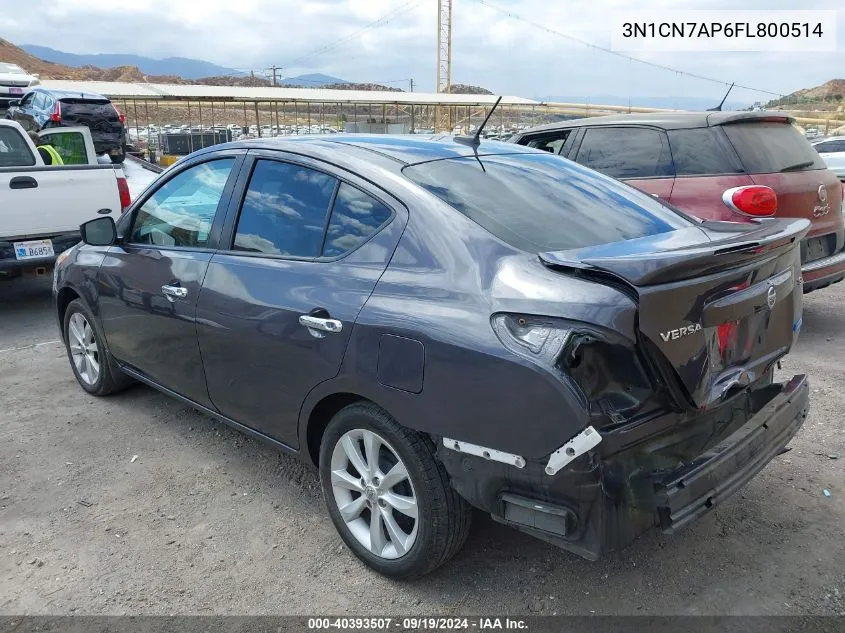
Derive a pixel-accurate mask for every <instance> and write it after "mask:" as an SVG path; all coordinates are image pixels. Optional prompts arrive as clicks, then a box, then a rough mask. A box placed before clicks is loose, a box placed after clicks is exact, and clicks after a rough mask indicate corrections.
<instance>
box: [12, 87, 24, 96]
mask: <svg viewBox="0 0 845 633" xmlns="http://www.w3.org/2000/svg"><path fill="white" fill-rule="evenodd" d="M9 94H10V95H22V94H23V88H9Z"/></svg>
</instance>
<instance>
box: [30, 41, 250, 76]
mask: <svg viewBox="0 0 845 633" xmlns="http://www.w3.org/2000/svg"><path fill="white" fill-rule="evenodd" d="M20 48H22V49H23V50H25V51H26V52H27V53H29V54H30V55H33V56H35V57H38V58H39V59H43V60H44V61H48V62H53V63H55V64H63V65H65V66H71V67H73V68H79V67H81V66H96V67H98V68H114V67H116V66H136V67H137V68H138V70H140V71H141V72H142V73H144V74H146V75H176V76H178V77H182V78H183V79H199V78H200V77H218V76H221V75H234V76H238V75H240V76H242V75H248V74H249V73H245V72H243V71H240V70H235V69H234V68H226V67H225V66H218V65H217V64H212V63H211V62H206V61H203V60H201V59H189V58H187V57H166V58H164V59H154V58H152V57H144V56H142V55H127V54H122V53H96V54H93V55H78V54H76V53H65V52H63V51H57V50H56V49H54V48H49V47H47V46H38V45H35V44H22V45H21V46H20Z"/></svg>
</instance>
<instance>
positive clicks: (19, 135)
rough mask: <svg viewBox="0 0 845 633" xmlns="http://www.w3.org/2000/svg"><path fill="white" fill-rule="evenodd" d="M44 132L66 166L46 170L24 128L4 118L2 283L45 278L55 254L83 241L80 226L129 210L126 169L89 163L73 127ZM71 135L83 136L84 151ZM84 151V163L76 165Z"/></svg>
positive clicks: (0, 134)
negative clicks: (22, 277)
mask: <svg viewBox="0 0 845 633" xmlns="http://www.w3.org/2000/svg"><path fill="white" fill-rule="evenodd" d="M59 132H61V133H60V134H59ZM84 132H87V130H84ZM43 134H44V140H48V141H50V142H51V143H55V145H54V147H56V149H57V151H58V152H59V154H61V155H63V157H64V156H67V157H68V159H69V160H68V163H67V164H66V165H64V166H56V167H47V166H45V165H44V161H43V160H42V158H41V156H40V155H39V153H38V152H37V151H36V148H35V145H34V144H33V143H32V140H31V139H30V138H29V136H28V135H27V134H26V132H24V130H23V128H22V127H21V126H20V125H19V124H17V123H15V122H14V121H6V120H2V119H0V279H5V278H10V277H16V276H18V275H21V274H30V273H34V274H46V273H47V272H49V271H50V270H51V269H52V267H53V263H54V262H55V260H56V255H57V254H59V253H61V252H62V251H65V250H66V249H68V248H70V247H71V246H73V245H74V244H76V243H77V242H79V225H80V223H82V222H84V221H85V220H89V219H91V218H95V217H98V214H99V215H100V216H102V215H104V214H113V215H115V216H117V215H119V214H120V213H121V212H122V211H123V210H124V209H125V208H126V207H128V206H129V187H128V185H127V182H126V178H125V177H124V175H123V171H122V170H120V169H116V168H115V167H114V166H113V165H96V164H90V163H88V160H90V158H91V155H90V154H88V153H87V152H88V148H87V147H86V146H85V142H86V138H85V134H81V133H80V132H79V131H78V130H77V131H74V130H72V129H71V128H62V129H61V130H59V129H58V128H57V129H56V130H45V131H44V133H43ZM73 135H76V136H81V137H82V143H83V147H82V148H80V147H79V145H78V143H79V141H78V140H74V139H73V138H72V136H73ZM88 141H89V142H90V138H88ZM81 152H85V156H86V163H85V164H74V163H75V162H76V161H77V159H79V160H81V154H80V153H81ZM94 160H96V158H94Z"/></svg>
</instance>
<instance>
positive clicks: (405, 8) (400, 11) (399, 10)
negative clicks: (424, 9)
mask: <svg viewBox="0 0 845 633" xmlns="http://www.w3.org/2000/svg"><path fill="white" fill-rule="evenodd" d="M423 1H424V0H408V2H406V3H405V4H403V5H401V6H398V7H396V8H395V9H393V10H392V11H388V12H387V13H385V14H384V15H383V16H381V17H380V18H378V19H377V20H374V21H373V22H370V23H369V24H367V25H365V26H363V27H361V28H360V29H358V30H357V31H353V32H352V33H350V34H349V35H346V36H344V37H341V38H339V39H337V40H335V41H334V42H331V43H329V44H326V45H325V46H321V47H320V48H316V49H314V50H313V51H311V52H309V53H305V54H304V55H301V56H299V57H297V58H295V59H292V60H291V61H289V62H288V63H287V64H283V65H282V66H281V67H280V68H290V67H291V66H294V65H296V64H298V63H300V62H302V61H305V60H306V59H310V58H311V57H315V56H317V55H322V54H323V53H326V52H328V51H330V50H332V49H335V48H337V47H338V46H342V45H343V44H346V43H347V42H349V41H351V40H354V39H356V38H358V37H360V36H361V35H363V34H364V33H367V32H369V31H372V30H374V29H377V28H378V27H380V26H382V25H384V24H387V23H388V22H389V21H390V20H393V19H396V18H398V17H399V16H401V15H404V14H406V13H408V12H409V11H411V10H413V9H415V8H416V7H417V6H418V5H420V4H422V3H423Z"/></svg>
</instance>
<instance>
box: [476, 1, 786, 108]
mask: <svg viewBox="0 0 845 633" xmlns="http://www.w3.org/2000/svg"><path fill="white" fill-rule="evenodd" d="M476 2H478V3H479V4H482V5H484V6H485V7H488V8H490V9H493V10H494V11H498V12H499V13H502V14H504V15H506V16H508V17H509V18H511V19H513V20H517V21H519V22H523V23H525V24H528V25H529V26H533V27H535V28H538V29H542V30H543V31H546V32H547V33H551V34H552V35H557V36H558V37H562V38H564V39H567V40H569V41H570V42H575V43H577V44H581V45H582V46H586V47H588V48H592V49H594V50H598V51H602V52H603V53H609V54H611V55H615V56H616V57H621V58H622V59H627V60H630V61H633V62H637V63H639V64H644V65H646V66H651V67H652V68H659V69H660V70H668V71H670V72H673V73H675V74H677V75H684V76H685V77H693V78H694V79H701V80H702V81H709V82H712V83H716V84H722V85H723V86H729V85H730V84H731V82H729V81H722V80H721V79H715V78H713V77H706V76H704V75H698V74H696V73H690V72H687V71H685V70H679V69H678V68H673V67H671V66H665V65H663V64H657V63H655V62H650V61H646V60H644V59H639V58H637V57H633V56H631V55H626V54H625V53H620V52H619V51H614V50H612V49H609V48H605V47H604V46H599V45H598V44H593V43H591V42H587V41H585V40H582V39H579V38H577V37H574V36H572V35H569V34H567V33H561V32H560V31H556V30H555V29H552V28H549V27H548V26H545V25H543V24H539V23H537V22H533V21H531V20H529V19H528V18H524V17H522V16H521V15H518V14H516V13H514V12H513V11H508V10H507V9H503V8H501V7H498V6H496V5H495V4H491V3H490V2H487V0H476ZM736 87H737V88H744V89H745V90H751V91H753V92H759V93H762V94H768V95H774V96H776V97H783V96H784V95H783V94H781V93H780V92H771V91H770V90H761V89H760V88H752V87H751V86H743V85H742V84H736Z"/></svg>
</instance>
